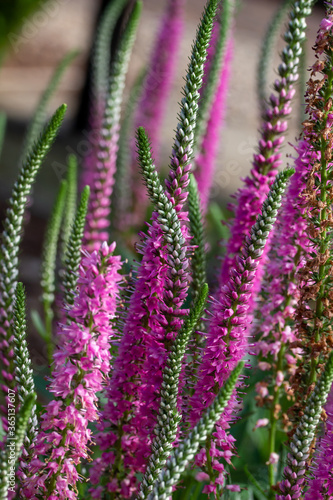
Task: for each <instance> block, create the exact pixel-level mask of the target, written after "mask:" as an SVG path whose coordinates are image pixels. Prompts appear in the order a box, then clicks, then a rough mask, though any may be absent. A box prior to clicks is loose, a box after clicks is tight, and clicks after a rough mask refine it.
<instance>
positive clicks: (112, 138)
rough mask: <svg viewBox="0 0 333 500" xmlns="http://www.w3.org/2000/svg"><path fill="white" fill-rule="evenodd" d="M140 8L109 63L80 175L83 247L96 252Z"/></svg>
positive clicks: (104, 235)
mask: <svg viewBox="0 0 333 500" xmlns="http://www.w3.org/2000/svg"><path fill="white" fill-rule="evenodd" d="M141 9H142V2H141V1H136V2H135V4H134V7H133V10H132V12H131V15H130V18H129V21H128V23H127V25H126V28H125V31H124V33H123V36H122V38H121V43H120V46H119V48H118V50H117V53H116V56H115V60H114V62H113V64H112V68H111V75H110V82H109V89H108V93H107V96H106V104H105V110H104V115H103V120H102V121H103V123H102V127H101V130H100V132H99V133H98V140H97V146H96V145H95V149H93V151H92V156H91V158H87V163H86V168H85V172H84V176H83V183H84V185H89V186H90V188H91V195H90V200H89V208H88V214H87V225H86V229H85V235H84V246H85V247H86V249H88V250H97V249H98V248H99V246H100V245H101V244H102V243H103V241H106V240H107V239H108V233H107V231H106V230H107V228H108V227H109V224H110V221H109V215H110V211H111V206H110V202H111V194H112V186H113V184H114V175H115V168H116V155H117V151H118V139H119V126H120V125H119V122H120V112H121V102H122V96H123V91H124V87H125V77H126V73H127V69H128V64H129V58H130V55H131V52H132V48H133V44H134V40H135V35H136V31H137V27H138V23H139V18H140V14H141ZM96 148H97V149H96Z"/></svg>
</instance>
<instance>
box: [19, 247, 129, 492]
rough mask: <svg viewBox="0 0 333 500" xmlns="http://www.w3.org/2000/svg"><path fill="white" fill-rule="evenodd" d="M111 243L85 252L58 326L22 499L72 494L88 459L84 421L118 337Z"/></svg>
mask: <svg viewBox="0 0 333 500" xmlns="http://www.w3.org/2000/svg"><path fill="white" fill-rule="evenodd" d="M114 249H115V244H112V245H111V246H108V245H107V244H106V243H104V244H103V245H102V247H101V249H100V251H99V252H97V251H95V252H93V253H92V254H86V255H84V256H83V259H82V264H81V269H80V277H79V279H78V286H79V293H78V295H77V296H76V297H75V300H74V304H73V306H72V307H71V309H70V311H69V312H68V318H69V319H70V321H69V322H68V323H67V324H60V325H59V329H58V331H57V335H59V336H61V337H62V339H61V344H60V347H59V349H58V350H57V351H56V352H55V353H54V367H53V371H52V381H51V384H50V387H49V390H50V392H51V393H52V394H54V399H53V400H52V401H51V402H50V403H49V404H48V406H47V408H46V412H45V413H43V415H42V416H41V431H40V432H39V433H38V435H37V439H36V443H35V450H34V451H35V458H34V459H33V460H32V461H31V462H30V467H29V470H28V472H26V474H27V478H26V480H25V484H24V485H23V488H22V490H23V494H24V495H25V498H33V497H34V495H37V494H38V495H40V494H42V495H44V496H46V497H47V498H51V493H52V491H53V490H56V491H57V496H55V495H54V494H53V495H52V498H61V499H66V498H76V493H75V492H76V483H77V481H78V480H79V474H78V471H77V469H76V467H75V466H76V465H78V464H79V463H80V462H81V460H82V459H85V458H88V456H89V450H88V445H89V443H90V442H91V439H92V437H91V431H90V429H89V428H88V423H89V422H93V421H95V420H97V419H98V408H97V402H98V396H97V393H98V392H100V391H102V390H103V387H104V386H105V384H106V380H107V377H108V374H109V371H110V340H111V341H112V337H114V338H116V337H117V336H116V334H115V332H114V330H113V328H112V321H113V320H114V317H115V315H116V310H117V297H118V286H119V282H120V281H121V276H120V274H119V270H120V268H121V262H120V258H119V257H118V256H113V255H112V254H113V251H114Z"/></svg>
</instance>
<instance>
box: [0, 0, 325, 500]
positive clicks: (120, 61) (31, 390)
mask: <svg viewBox="0 0 333 500" xmlns="http://www.w3.org/2000/svg"><path fill="white" fill-rule="evenodd" d="M312 5H313V1H312V0H298V1H294V2H289V1H287V2H284V3H283V5H282V7H281V10H279V12H278V13H277V15H276V17H275V20H274V22H273V23H272V27H273V28H274V30H275V29H276V27H277V24H278V23H279V22H282V18H283V17H284V14H285V13H286V10H289V21H288V26H287V31H286V34H285V37H284V41H285V47H284V49H283V51H282V54H281V58H282V62H281V64H280V66H279V68H278V73H279V77H278V79H277V80H276V81H275V83H274V93H273V94H272V95H271V96H270V97H269V99H268V100H267V102H263V100H262V98H261V102H260V106H261V111H262V118H263V123H262V126H261V129H260V136H259V143H258V148H257V151H256V153H255V154H254V157H253V163H252V169H251V171H250V173H249V175H248V177H246V178H245V180H244V185H243V187H241V188H240V189H239V191H238V192H237V193H236V195H235V204H234V205H233V212H234V213H233V215H232V216H231V219H230V220H229V221H228V226H229V228H230V238H229V240H228V241H224V242H223V244H224V247H225V248H226V253H225V254H224V258H223V263H222V266H221V269H220V270H219V272H217V279H216V278H215V289H214V288H213V283H212V282H213V280H212V279H211V275H212V268H213V265H212V264H211V262H210V260H209V245H207V242H206V239H205V237H206V234H208V235H209V236H211V233H212V232H213V233H214V237H215V232H217V230H218V227H219V228H220V226H218V225H214V224H215V221H214V220H213V219H214V217H213V216H212V217H209V218H208V221H209V223H208V224H206V223H205V219H204V217H205V216H206V214H207V213H208V214H209V197H210V189H211V186H212V182H213V165H214V162H215V160H216V155H217V146H218V142H219V135H218V133H219V129H220V126H221V124H222V122H223V121H226V114H225V111H226V101H227V95H228V80H229V75H230V70H231V64H230V63H231V58H232V56H233V39H234V34H235V33H236V30H237V23H236V21H235V19H234V14H235V2H234V0H223V1H222V0H221V1H220V0H207V4H206V7H205V9H204V12H203V16H202V18H201V20H200V23H199V26H198V30H197V33H196V37H195V40H194V43H193V46H192V52H191V57H190V60H189V65H188V68H187V73H186V76H185V83H184V87H183V97H182V99H181V102H180V110H179V114H178V125H177V128H176V131H175V139H174V143H173V147H172V151H171V157H170V165H169V170H168V172H167V174H166V177H165V180H164V181H162V180H161V173H160V171H161V169H160V168H158V166H156V165H155V161H154V159H153V156H154V154H155V155H156V154H158V149H159V145H160V141H159V135H160V126H161V120H162V117H163V115H164V111H165V109H166V103H167V97H168V94H169V90H170V85H171V83H172V77H173V73H174V71H175V69H176V65H175V60H176V58H175V56H176V53H177V49H178V47H179V42H180V36H181V34H182V31H183V30H182V20H183V9H185V5H184V2H183V0H168V1H167V6H166V13H165V16H164V18H163V21H162V24H161V27H162V29H161V30H160V32H159V35H158V37H157V43H156V47H155V49H154V50H153V52H152V58H151V62H150V67H149V68H148V70H147V71H146V73H145V76H144V77H142V76H141V77H140V78H139V79H138V80H137V82H136V83H135V85H134V88H133V90H132V93H131V94H130V95H131V97H130V98H129V99H128V102H126V103H124V102H123V94H124V88H125V80H126V73H127V69H128V64H129V59H130V55H131V51H132V47H133V44H134V40H135V35H136V30H137V27H138V21H139V17H140V13H141V10H142V1H140V0H135V1H134V2H127V0H113V1H112V2H110V5H109V6H108V7H107V8H106V10H105V13H104V15H103V17H102V19H101V22H100V27H99V29H98V32H97V37H96V41H95V45H94V51H93V64H92V69H93V71H92V73H93V74H92V79H93V89H92V90H93V91H92V101H91V110H90V125H91V129H92V130H91V133H90V136H89V140H90V146H91V148H90V150H89V152H88V153H87V156H86V158H85V160H84V165H83V172H82V176H81V181H80V182H81V187H82V194H81V199H80V201H79V202H78V204H77V200H76V194H77V186H76V183H77V181H76V166H77V163H76V159H75V158H74V157H73V156H72V157H71V158H70V160H69V166H68V173H67V176H66V179H65V180H63V181H62V183H61V186H60V189H59V193H58V196H57V199H56V203H55V207H54V210H53V212H52V216H51V219H50V223H49V225H48V228H47V231H46V237H45V242H44V250H43V259H42V266H41V269H42V273H41V274H42V279H41V290H42V304H43V313H44V315H43V316H42V317H41V316H40V315H39V313H38V312H37V311H33V314H32V320H33V326H34V327H35V328H36V329H37V331H38V333H39V334H40V336H41V339H42V340H43V342H44V341H45V343H46V351H47V354H48V358H49V366H48V367H45V370H48V381H49V383H48V387H47V389H48V390H47V400H46V403H45V400H44V401H43V400H42V401H39V400H38V401H37V402H36V397H37V395H38V397H39V396H40V394H39V391H40V385H41V383H40V382H41V381H40V377H39V375H37V377H36V379H35V380H34V377H33V363H32V361H31V359H30V354H29V345H28V342H27V340H26V339H27V325H29V323H28V321H27V319H26V306H25V303H26V300H25V291H24V287H23V284H22V283H18V284H17V279H18V275H19V261H18V256H19V253H20V243H21V235H22V227H23V218H24V211H25V207H26V203H27V198H28V196H29V194H30V191H31V187H32V183H33V181H34V179H35V176H36V174H37V170H38V168H39V166H40V165H41V162H42V160H43V158H44V157H45V154H46V153H47V151H48V149H49V147H50V145H51V142H52V141H53V139H54V138H55V135H56V133H57V131H58V129H59V126H60V123H61V121H62V118H63V115H64V111H65V106H62V107H61V108H59V109H58V111H57V112H56V113H55V114H54V115H53V117H52V118H51V120H50V121H49V123H48V124H47V125H46V127H45V129H44V131H43V130H40V131H41V136H40V138H38V137H37V135H38V134H37V135H36V133H35V132H34V130H35V129H36V120H37V118H35V121H34V122H33V127H32V129H31V130H30V132H29V133H28V137H30V139H29V141H28V142H26V144H25V146H24V148H25V149H24V152H25V156H26V157H25V160H24V162H23V166H22V168H21V171H20V174H19V177H18V181H17V183H16V184H15V186H14V189H13V195H12V197H11V199H10V203H9V208H8V210H7V213H6V218H5V221H4V231H3V234H2V238H1V248H0V253H1V259H0V336H1V338H0V359H1V360H2V362H3V366H2V371H1V390H2V392H3V395H4V398H6V399H7V405H8V412H7V413H4V414H3V415H2V417H3V426H2V428H1V429H0V432H1V441H2V443H1V449H0V458H1V461H0V500H7V499H8V498H14V497H15V498H19V499H22V500H23V499H35V500H39V499H41V498H46V499H49V500H56V499H59V500H60V499H62V500H65V499H70V500H74V499H78V500H82V499H83V498H94V499H105V500H122V499H133V498H137V499H138V500H139V499H140V500H144V499H148V500H162V499H167V498H170V497H171V495H172V496H174V498H175V499H178V498H183V497H184V498H193V500H195V499H196V498H197V496H196V492H197V493H198V494H200V495H201V494H202V495H207V496H208V497H210V496H211V495H212V494H213V495H214V497H215V499H217V498H233V495H236V494H237V495H238V494H240V495H242V489H246V490H247V491H246V494H248V495H249V498H250V497H251V498H257V497H260V498H261V497H264V498H267V499H269V500H273V499H274V498H275V499H276V500H292V499H297V498H306V499H307V500H310V499H312V498H318V499H320V500H328V499H329V498H331V497H333V475H332V467H333V444H332V432H333V427H332V426H333V422H332V418H333V407H332V405H333V393H332V382H333V351H332V347H333V330H332V318H333V312H332V301H333V292H332V286H333V281H332V275H333V247H332V227H333V211H332V204H333V169H332V166H333V161H332V149H333V134H332V126H333V98H332V95H333V69H332V68H333V0H331V1H329V2H326V4H325V7H326V14H325V18H324V19H323V21H322V22H321V24H320V27H319V31H318V34H317V38H316V42H315V45H314V52H315V58H316V61H315V63H314V65H313V66H312V67H311V75H310V79H309V81H308V83H307V91H306V94H305V99H306V114H307V117H306V120H305V121H304V123H303V131H302V134H301V137H300V138H299V140H298V142H297V143H296V144H295V145H294V149H295V151H296V157H295V158H292V159H291V160H290V163H291V162H292V165H290V166H287V167H286V168H284V169H282V170H281V171H280V172H278V167H279V166H280V165H281V163H283V158H282V153H281V151H280V150H281V146H282V144H283V142H284V135H283V134H285V133H287V128H288V127H287V117H288V116H289V115H290V114H291V112H292V100H293V97H294V95H295V94H296V91H295V89H296V86H295V85H294V84H295V82H296V81H297V79H298V74H299V72H300V71H301V69H302V68H301V65H300V59H301V58H302V57H303V55H302V51H303V47H304V40H305V36H306V35H305V30H306V18H307V17H308V16H309V15H310V13H311V10H312ZM115 34H117V35H118V36H119V41H118V42H117V43H116V49H115V50H110V46H111V43H113V41H114V38H115V36H114V35H115ZM271 39H272V37H271V34H270V33H269V34H268V35H267V37H266V40H271ZM266 45H267V48H266ZM269 45H271V44H265V48H264V53H263V59H264V60H268V59H269V52H266V53H265V51H266V50H268V51H269V47H268V46H269ZM71 57H72V56H70V57H69V59H70V58H71ZM264 66H265V65H264V64H262V65H261V71H264V70H265V68H264ZM109 68H110V75H109ZM55 79H56V80H57V79H59V75H58V73H57V75H56V77H55ZM262 79H263V81H266V75H263V76H262ZM52 85H54V80H53V83H52ZM260 85H261V84H260ZM52 88H53V87H52ZM262 95H263V93H262V88H261V89H260V96H261V97H262ZM44 101H45V99H44ZM44 101H43V102H44ZM43 102H42V104H43ZM42 104H41V108H43V106H42ZM122 106H124V110H125V113H124V118H123V120H122V119H121V109H122ZM41 108H38V116H40V113H41ZM125 108H126V109H125ZM42 111H43V109H42ZM44 111H45V110H44ZM37 121H38V120H37ZM0 125H1V118H0ZM132 129H135V130H136V136H134V134H132V135H131V133H130V131H131V130H132ZM1 130H2V129H1V126H0V134H1ZM135 137H136V141H137V142H136V147H135V146H134V140H135ZM1 142H2V141H1V135H0V144H1ZM157 158H158V156H157ZM157 163H159V161H158V162H157ZM192 170H193V172H192ZM139 177H141V178H142V181H143V182H141V181H140V184H139ZM115 182H116V183H117V186H116V189H115V190H114V184H115ZM130 187H131V192H130V193H129V188H130ZM148 200H150V202H151V204H152V211H151V212H149V213H150V214H151V216H150V219H149V220H148V222H146V223H145V226H144V227H141V226H140V224H141V222H142V218H143V215H144V213H145V212H148V211H147V204H148ZM111 208H112V211H113V214H112V216H111ZM212 213H213V212H212ZM212 213H211V214H209V215H212ZM139 226H140V229H141V231H140V232H139V241H138V240H137V239H136V238H137V234H136V233H137V229H138V227H139ZM211 226H213V231H212V228H211ZM226 232H227V230H225V231H224V233H226ZM111 237H112V238H111ZM116 237H117V238H118V239H119V244H117V250H118V251H119V254H120V255H115V254H114V252H115V249H116V244H115V243H112V244H111V245H110V244H109V243H108V241H109V240H111V241H113V240H114V239H116ZM134 241H135V242H136V243H135V245H133V242H134ZM59 248H60V255H59V258H58V250H59ZM134 251H136V252H137V254H138V256H139V258H137V260H136V262H135V256H134ZM58 264H60V266H61V267H60V269H58ZM58 271H59V272H58ZM56 291H57V295H56ZM56 296H57V299H56V300H55V297H56ZM56 319H58V320H59V321H58V323H57V324H56V322H55V320H56ZM244 358H246V359H245V360H244ZM244 367H245V368H246V373H244V374H243V375H241V372H242V370H243V368H244ZM16 402H17V403H18V404H17V405H15V403H16ZM41 403H42V404H43V403H44V405H45V408H44V409H43V408H41ZM326 403H327V404H326ZM11 406H12V408H11ZM9 408H10V411H9ZM7 419H8V422H7ZM14 421H15V425H14V423H13V422H14ZM321 423H323V425H321ZM8 424H9V425H8ZM15 426H16V427H15ZM285 446H287V447H288V448H289V451H288V452H287V453H285V454H284V451H283V450H284V448H285ZM188 465H190V470H188V471H187V473H186V474H187V476H186V478H185V481H184V482H183V483H182V484H180V485H179V481H180V480H181V475H182V474H183V473H184V471H185V468H186V467H187V466H188ZM15 467H17V471H16V477H17V480H18V481H17V484H16V485H15V481H14V480H13V477H14V476H15ZM263 468H267V474H263V473H262V469H263ZM243 470H244V471H246V475H243V476H242V471H243ZM265 480H266V482H265ZM184 489H186V491H185V492H184ZM200 498H201V497H200Z"/></svg>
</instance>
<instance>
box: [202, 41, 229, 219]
mask: <svg viewBox="0 0 333 500" xmlns="http://www.w3.org/2000/svg"><path fill="white" fill-rule="evenodd" d="M210 50H212V46H211V47H210ZM232 57H233V41H232V38H230V39H229V40H228V43H227V47H226V53H225V57H224V61H223V64H222V68H221V74H220V81H219V85H218V87H217V89H216V92H215V96H214V99H213V103H212V107H211V112H210V117H209V120H208V123H207V129H206V133H205V135H204V138H203V141H202V144H201V147H200V151H199V153H198V155H197V157H196V160H195V164H196V169H195V171H194V176H195V178H196V181H197V183H198V191H199V194H200V199H201V209H202V212H203V214H205V213H206V212H207V205H208V201H209V193H210V190H211V187H212V183H213V176H214V169H215V162H216V157H217V153H218V146H219V135H220V130H221V128H222V126H223V123H224V118H225V114H226V99H227V95H228V86H229V79H230V73H231V62H232Z"/></svg>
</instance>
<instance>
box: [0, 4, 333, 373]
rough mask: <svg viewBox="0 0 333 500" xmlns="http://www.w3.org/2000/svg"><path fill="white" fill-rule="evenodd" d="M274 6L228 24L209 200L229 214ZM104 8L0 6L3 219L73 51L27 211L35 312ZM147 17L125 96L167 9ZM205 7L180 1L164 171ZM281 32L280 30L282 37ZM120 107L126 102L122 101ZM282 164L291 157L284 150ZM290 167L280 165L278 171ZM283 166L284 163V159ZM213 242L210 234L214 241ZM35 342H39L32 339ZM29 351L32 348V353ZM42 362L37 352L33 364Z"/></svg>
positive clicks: (81, 144)
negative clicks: (39, 113) (43, 110)
mask: <svg viewBox="0 0 333 500" xmlns="http://www.w3.org/2000/svg"><path fill="white" fill-rule="evenodd" d="M280 3H281V2H280V1H279V0H243V1H240V2H239V7H238V10H237V15H236V22H235V28H234V30H235V31H234V33H235V49H234V60H233V64H232V77H231V83H230V90H229V97H228V106H227V120H226V125H225V126H224V128H223V130H222V132H221V141H220V153H219V157H218V164H217V166H216V175H215V182H214V186H213V191H212V200H213V201H215V202H217V203H218V204H219V205H220V206H226V204H227V203H228V201H230V195H231V194H232V193H233V192H235V190H236V189H237V188H238V187H239V186H240V183H241V181H240V178H241V177H243V176H245V175H246V174H247V173H248V172H249V170H250V168H251V159H252V155H253V151H254V148H255V146H256V143H257V138H258V133H257V130H258V128H259V125H260V116H259V108H258V103H257V96H256V72H257V66H258V59H259V54H260V48H261V44H262V40H263V37H264V35H265V32H266V29H267V26H268V24H269V22H270V20H271V18H272V16H273V14H274V12H275V11H276V9H277V8H278V6H279V4H280ZM106 4H107V2H106V1H102V0H101V1H97V0H95V1H92V0H48V1H45V0H11V1H8V0H0V109H1V110H3V111H5V113H6V114H7V116H8V123H7V131H6V137H5V145H4V149H3V152H2V156H1V158H0V211H1V217H3V215H4V210H5V208H6V200H7V199H8V197H9V196H10V191H11V188H12V185H13V183H14V181H15V178H16V176H17V172H18V167H19V165H18V161H19V157H20V153H21V149H20V148H21V145H22V143H23V139H24V134H25V130H26V126H27V123H28V122H29V119H30V118H31V116H32V114H33V112H34V110H35V108H36V105H37V103H38V101H39V99H40V97H41V94H42V92H43V91H44V90H45V88H46V87H47V84H48V82H49V80H50V78H51V75H52V74H53V72H54V69H55V67H56V66H57V64H58V63H59V61H60V60H61V59H62V58H63V57H64V55H65V54H66V53H68V51H70V50H72V49H77V50H78V51H79V54H78V56H77V57H76V58H75V60H74V61H73V62H72V64H71V65H70V67H69V68H68V69H67V70H66V72H65V74H64V76H63V78H62V80H61V82H60V85H59V88H58V90H57V92H56V93H55V95H54V97H53V99H52V101H51V103H50V106H49V111H50V113H51V112H52V111H54V110H55V108H56V107H57V106H58V105H60V104H61V103H63V102H65V103H67V104H68V112H67V118H66V121H65V124H64V126H63V127H62V129H61V133H60V137H59V138H58V139H57V141H56V143H55V145H54V147H53V148H52V151H51V153H50V154H49V155H48V157H47V160H46V162H45V164H44V166H43V167H42V169H41V171H40V173H39V174H38V178H37V182H36V185H35V187H34V196H33V204H32V206H31V207H30V209H29V217H30V221H29V225H28V226H27V228H26V231H25V235H24V240H23V247H22V263H21V279H22V280H23V281H24V283H25V284H26V286H27V292H28V296H29V297H30V299H29V300H30V304H31V307H33V308H37V309H38V308H39V302H38V296H39V294H40V288H39V277H40V255H41V247H42V240H43V235H44V232H45V225H46V220H47V218H48V216H49V214H50V211H51V207H52V205H53V203H54V200H55V196H56V192H57V189H58V187H59V182H60V179H61V178H62V176H63V174H64V171H65V166H66V158H67V157H68V155H69V154H70V153H75V154H76V155H77V156H78V158H79V161H81V160H82V158H83V157H84V155H85V152H86V147H87V131H88V125H87V111H88V105H89V76H88V75H89V71H88V68H89V58H90V51H91V46H92V41H93V37H94V32H95V29H96V25H97V22H98V19H99V17H100V15H101V12H102V11H103V9H104V8H105V5H106ZM143 4H144V8H143V15H142V18H141V22H140V27H139V31H138V36H137V40H136V43H135V45H134V51H133V55H132V59H131V63H130V71H129V74H128V77H127V85H126V94H127V95H128V93H129V90H130V88H131V86H132V85H133V83H134V81H135V79H136V77H137V76H138V74H139V72H140V70H141V69H142V68H144V67H145V65H146V64H147V62H148V60H149V56H150V53H151V49H152V46H153V42H154V39H155V37H156V34H157V33H156V32H157V30H158V27H159V21H160V19H161V16H162V14H163V11H164V9H165V6H166V1H165V0H158V1H156V0H143ZM204 5H205V1H204V0H187V2H186V8H185V23H184V33H183V39H182V46H181V50H180V57H179V63H178V68H179V70H178V72H177V77H176V79H175V81H174V85H173V89H172V94H171V97H170V104H169V106H168V111H167V114H166V116H165V120H164V124H163V133H162V137H163V143H162V150H161V163H162V166H163V165H164V166H165V167H166V166H167V164H168V158H169V155H170V153H171V146H172V142H173V135H174V132H173V131H174V129H175V128H176V125H177V112H178V109H179V106H178V102H179V101H180V99H181V94H180V91H181V87H182V85H183V77H184V76H185V71H186V67H187V63H188V56H189V54H190V49H191V44H192V41H193V39H194V36H195V31H196V26H197V24H198V21H199V18H200V15H201V12H202V10H203V7H204ZM322 14H323V8H322V6H321V4H319V3H318V5H317V6H316V7H315V10H314V13H313V15H312V16H311V18H310V20H309V30H308V51H307V58H308V62H307V64H308V65H310V64H311V62H313V58H312V54H311V46H312V45H313V43H314V39H315V34H316V31H317V29H318V25H319V22H320V20H321V18H322ZM282 32H283V30H282ZM281 47H283V42H282V40H281V37H280V38H279V42H278V46H277V50H276V52H275V54H274V57H273V60H272V62H271V71H270V77H269V81H271V82H273V81H274V79H275V77H276V72H275V71H274V68H276V67H277V65H278V64H279V57H278V53H279V50H280V49H281ZM124 102H126V97H125V100H124ZM296 107H298V108H299V109H297V112H296V113H295V114H294V115H293V119H292V120H291V126H290V129H289V132H288V134H289V135H288V140H289V142H294V141H295V138H296V137H297V136H298V135H299V132H300V121H301V120H300V118H299V117H300V109H301V105H300V104H299V103H298V104H297V105H296ZM284 152H285V155H287V154H290V153H291V152H292V148H291V147H290V146H287V147H286V148H285V149H284ZM287 161H288V158H287V157H286V156H285V158H284V162H285V163H286V162H287ZM289 161H290V160H289ZM214 237H215V238H216V234H214ZM36 343H37V337H36ZM33 348H34V347H33ZM39 356H40V366H42V365H43V364H44V363H45V357H43V353H40V351H39V350H38V349H37V351H36V352H35V355H34V356H33V357H34V360H35V364H37V365H38V359H39Z"/></svg>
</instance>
